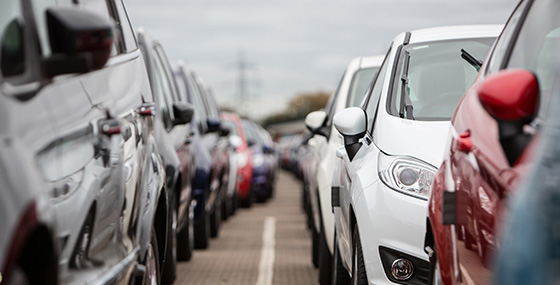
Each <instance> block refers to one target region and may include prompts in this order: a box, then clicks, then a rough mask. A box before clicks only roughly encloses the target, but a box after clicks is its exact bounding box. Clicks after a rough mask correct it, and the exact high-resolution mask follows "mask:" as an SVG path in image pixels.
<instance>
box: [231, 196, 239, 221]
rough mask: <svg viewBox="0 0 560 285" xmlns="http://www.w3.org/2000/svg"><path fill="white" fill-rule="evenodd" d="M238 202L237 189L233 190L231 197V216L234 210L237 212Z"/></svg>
mask: <svg viewBox="0 0 560 285" xmlns="http://www.w3.org/2000/svg"><path fill="white" fill-rule="evenodd" d="M238 202H239V200H238V199H237V190H235V193H233V197H232V198H231V216H234V215H235V212H237V208H238V207H239V205H238Z"/></svg>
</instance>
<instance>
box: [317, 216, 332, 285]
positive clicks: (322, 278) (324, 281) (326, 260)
mask: <svg viewBox="0 0 560 285" xmlns="http://www.w3.org/2000/svg"><path fill="white" fill-rule="evenodd" d="M319 237H320V239H319V283H320V284H321V285H331V284H332V278H331V277H332V273H331V270H332V254H331V252H330V250H329V247H328V245H327V237H326V236H325V228H324V226H323V223H322V222H321V232H320V233H319Z"/></svg>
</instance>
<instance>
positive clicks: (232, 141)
mask: <svg viewBox="0 0 560 285" xmlns="http://www.w3.org/2000/svg"><path fill="white" fill-rule="evenodd" d="M228 142H229V145H230V146H231V147H232V148H234V149H238V148H239V147H240V146H241V145H242V144H243V140H242V139H241V138H240V137H239V136H238V135H232V136H230V137H229V139H228Z"/></svg>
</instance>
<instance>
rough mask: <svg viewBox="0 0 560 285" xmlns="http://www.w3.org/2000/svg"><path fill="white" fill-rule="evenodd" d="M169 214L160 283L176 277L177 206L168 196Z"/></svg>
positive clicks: (165, 282)
mask: <svg viewBox="0 0 560 285" xmlns="http://www.w3.org/2000/svg"><path fill="white" fill-rule="evenodd" d="M170 198H171V199H170V200H171V201H170V202H169V212H170V213H169V216H170V218H169V219H167V220H168V225H167V228H168V229H169V232H168V233H167V243H166V244H167V246H166V248H165V261H164V263H163V268H162V270H161V283H163V284H172V283H173V282H174V281H175V278H176V277H177V208H176V206H175V198H174V197H173V195H171V197H170Z"/></svg>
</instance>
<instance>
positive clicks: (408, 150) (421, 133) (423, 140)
mask: <svg viewBox="0 0 560 285" xmlns="http://www.w3.org/2000/svg"><path fill="white" fill-rule="evenodd" d="M377 119H378V120H377V122H376V125H375V130H374V132H373V141H374V143H375V144H376V145H377V146H378V147H379V148H380V149H381V151H383V152H385V153H387V154H390V155H409V156H413V157H416V158H418V159H420V160H423V161H425V162H428V163H430V164H431V165H433V166H435V167H437V168H439V167H440V165H441V163H442V161H443V153H444V148H445V145H446V142H447V135H448V132H449V127H450V122H449V121H413V120H406V119H402V118H398V117H394V116H391V115H388V114H386V115H385V116H380V117H378V118H377Z"/></svg>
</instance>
